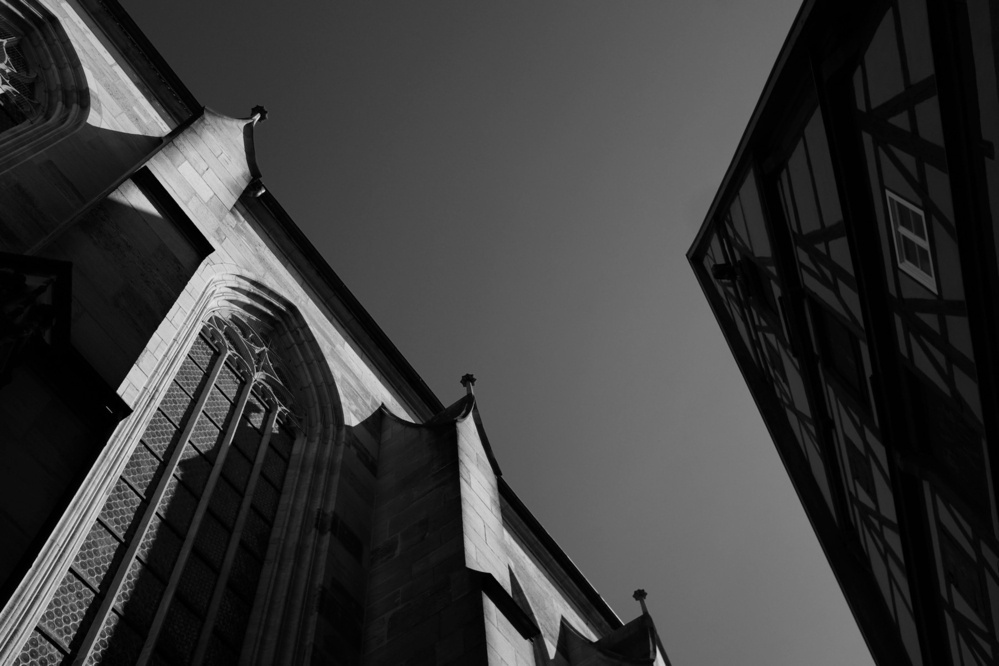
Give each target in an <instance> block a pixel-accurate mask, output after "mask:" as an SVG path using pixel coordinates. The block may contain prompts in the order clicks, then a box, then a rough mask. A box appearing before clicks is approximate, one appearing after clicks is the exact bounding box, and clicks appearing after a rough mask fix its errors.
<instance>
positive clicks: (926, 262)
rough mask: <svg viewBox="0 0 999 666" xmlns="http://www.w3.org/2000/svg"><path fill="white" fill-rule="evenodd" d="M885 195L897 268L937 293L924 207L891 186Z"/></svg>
mask: <svg viewBox="0 0 999 666" xmlns="http://www.w3.org/2000/svg"><path fill="white" fill-rule="evenodd" d="M885 196H886V197H887V199H888V216H889V217H890V218H891V225H892V231H893V232H894V233H893V236H894V239H895V258H896V259H897V260H898V267H899V269H901V270H902V271H904V272H905V273H906V274H907V275H909V276H910V277H912V278H913V279H914V280H916V281H917V282H919V283H920V284H921V285H923V286H924V287H926V288H927V289H929V290H930V291H932V292H933V293H934V294H935V293H937V282H936V277H935V276H934V273H933V258H932V252H931V251H930V240H929V236H928V234H927V231H926V219H925V217H924V216H923V211H922V210H920V209H919V208H917V207H916V206H914V205H913V204H911V203H909V202H908V201H906V200H905V199H903V198H902V197H900V196H898V195H897V194H895V193H894V192H892V191H890V190H885Z"/></svg>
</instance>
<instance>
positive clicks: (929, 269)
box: [917, 247, 933, 276]
mask: <svg viewBox="0 0 999 666" xmlns="http://www.w3.org/2000/svg"><path fill="white" fill-rule="evenodd" d="M917 255H918V257H919V268H920V270H922V271H923V272H924V273H926V274H927V275H930V276H932V275H933V266H932V265H930V253H929V251H928V250H927V249H926V248H924V247H921V248H918V250H917Z"/></svg>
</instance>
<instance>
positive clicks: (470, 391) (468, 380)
mask: <svg viewBox="0 0 999 666" xmlns="http://www.w3.org/2000/svg"><path fill="white" fill-rule="evenodd" d="M461 385H462V386H464V387H465V392H466V394H467V395H475V389H474V388H473V387H474V386H475V375H473V374H471V373H466V374H464V375H462V376H461Z"/></svg>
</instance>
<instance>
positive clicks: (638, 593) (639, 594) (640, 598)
mask: <svg viewBox="0 0 999 666" xmlns="http://www.w3.org/2000/svg"><path fill="white" fill-rule="evenodd" d="M647 596H649V595H648V594H646V592H645V590H641V589H639V590H635V593H634V594H633V595H631V597H632V598H633V599H634V600H635V601H637V602H638V603H640V604H642V615H648V614H649V609H648V608H646V607H645V597H647Z"/></svg>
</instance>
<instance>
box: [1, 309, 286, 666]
mask: <svg viewBox="0 0 999 666" xmlns="http://www.w3.org/2000/svg"><path fill="white" fill-rule="evenodd" d="M279 365H280V361H279V360H278V359H277V357H276V355H275V354H274V352H273V351H272V350H271V349H270V347H269V346H268V344H267V343H266V341H265V340H264V339H263V338H262V337H261V336H260V335H258V334H257V333H256V332H255V331H254V330H253V327H252V326H250V324H248V323H247V322H246V321H244V320H241V319H239V318H238V317H237V316H235V315H233V316H230V317H227V318H223V317H220V316H213V317H211V318H210V319H209V321H208V322H207V323H206V324H205V326H204V327H203V329H202V331H201V332H200V333H199V335H198V336H197V338H196V340H195V341H194V343H193V345H192V347H191V349H190V350H189V351H188V353H187V355H186V356H185V358H184V359H183V361H182V363H181V365H180V367H179V369H178V370H177V372H176V374H175V376H174V378H173V379H172V380H171V381H170V384H169V386H168V387H167V389H166V391H165V393H164V395H163V397H162V398H161V399H160V401H159V405H158V407H157V408H156V410H155V412H154V413H153V415H152V417H151V419H150V420H149V422H148V424H147V425H146V427H145V429H144V431H143V434H142V435H141V437H140V438H139V441H138V442H137V443H136V444H135V447H134V450H133V452H132V454H131V456H130V458H129V460H128V462H127V463H126V465H125V468H124V470H123V472H122V473H121V475H120V477H119V478H118V479H117V480H116V481H115V484H114V486H113V488H112V490H111V492H110V495H109V496H108V498H107V500H106V502H105V504H104V507H103V509H102V510H101V512H100V515H99V516H98V517H97V519H96V520H94V522H93V524H92V526H91V529H90V532H89V534H88V535H87V537H86V539H85V540H84V542H83V545H82V546H81V548H80V550H79V552H78V554H77V556H76V558H75V560H74V561H73V563H72V565H71V566H70V567H69V570H68V571H67V572H66V574H65V577H64V578H63V582H62V584H61V585H60V586H59V588H58V590H57V591H56V593H55V596H54V597H53V598H52V600H51V602H50V603H49V606H48V608H47V609H46V610H45V613H44V614H43V616H42V618H41V620H40V621H39V622H38V624H37V626H36V627H35V629H34V631H33V632H32V634H31V636H30V638H29V640H28V642H27V643H26V644H25V646H24V648H23V649H22V652H21V654H20V656H19V657H18V659H17V661H16V662H15V663H17V664H49V663H81V664H82V663H86V664H111V663H127V664H135V663H140V664H141V663H156V662H158V661H165V662H167V663H209V664H225V663H236V661H237V659H238V657H239V652H240V648H241V647H242V644H243V637H244V634H245V632H246V630H247V626H248V623H249V618H250V613H251V610H252V608H253V604H254V601H255V596H256V590H257V587H258V585H259V583H260V579H261V574H262V572H263V569H264V562H265V559H266V556H267V550H268V547H269V544H270V536H271V532H272V530H273V526H274V523H275V519H276V515H277V511H278V505H279V503H280V499H281V492H282V489H283V486H284V479H285V476H286V473H287V470H288V464H289V459H290V456H291V452H292V448H293V444H294V441H295V438H296V433H297V432H298V430H299V425H298V421H297V419H296V417H295V416H294V414H293V410H294V409H295V406H294V400H293V398H292V394H291V391H290V390H289V389H288V387H287V386H284V385H282V383H281V380H280V379H279V376H278V372H277V366H279ZM281 374H283V372H282V373H281Z"/></svg>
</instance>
